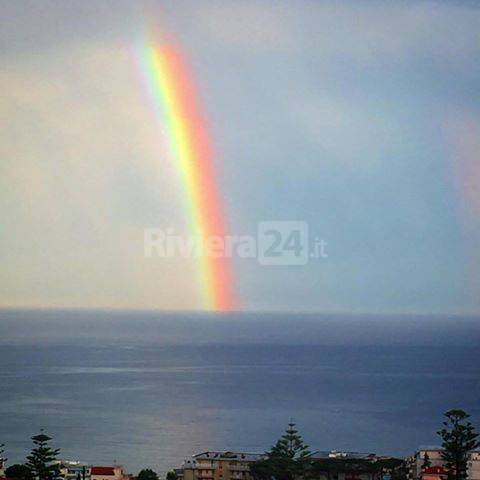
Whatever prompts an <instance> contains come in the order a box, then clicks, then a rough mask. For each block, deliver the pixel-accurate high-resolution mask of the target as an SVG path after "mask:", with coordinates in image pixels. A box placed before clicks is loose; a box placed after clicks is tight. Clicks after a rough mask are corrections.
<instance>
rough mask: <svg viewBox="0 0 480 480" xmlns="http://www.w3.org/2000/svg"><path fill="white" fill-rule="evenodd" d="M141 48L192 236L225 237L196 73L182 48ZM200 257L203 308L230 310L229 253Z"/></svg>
mask: <svg viewBox="0 0 480 480" xmlns="http://www.w3.org/2000/svg"><path fill="white" fill-rule="evenodd" d="M142 53H143V54H142V57H143V62H142V63H143V66H144V70H145V72H146V77H147V82H148V86H149V89H150V92H151V97H152V98H153V101H154V103H155V106H156V107H157V109H158V110H159V111H160V113H161V122H162V126H163V128H164V129H165V130H166V133H167V142H168V149H169V154H170V156H171V158H173V161H174V164H175V167H176V170H177V171H178V174H179V177H180V183H181V184H182V187H183V190H184V198H185V203H186V210H187V211H188V217H189V224H190V228H191V230H192V232H193V235H194V237H195V238H198V239H208V238H212V237H220V238H221V239H224V238H225V225H224V220H223V212H222V209H221V201H220V196H219V193H218V190H217V186H216V182H215V172H214V168H213V163H212V148H211V142H210V138H209V135H208V129H207V126H206V122H205V119H204V118H203V116H202V114H201V110H200V108H199V103H198V100H197V95H196V94H195V89H194V86H193V82H192V77H191V75H190V74H189V72H188V70H187V68H186V65H185V62H184V61H183V57H182V55H181V53H180V51H179V50H178V48H174V47H172V46H171V45H161V46H156V45H153V44H148V45H147V46H146V47H145V48H144V51H143V52H142ZM201 243H203V242H201ZM196 258H197V262H198V266H197V271H198V274H199V284H200V288H201V296H202V299H203V308H205V309H206V310H214V311H229V310H232V309H233V305H234V303H233V298H232V288H231V275H230V272H229V265H228V261H227V258H225V257H222V258H215V257H212V256H208V255H206V254H205V251H204V250H203V251H202V252H200V255H198V256H197V257H196Z"/></svg>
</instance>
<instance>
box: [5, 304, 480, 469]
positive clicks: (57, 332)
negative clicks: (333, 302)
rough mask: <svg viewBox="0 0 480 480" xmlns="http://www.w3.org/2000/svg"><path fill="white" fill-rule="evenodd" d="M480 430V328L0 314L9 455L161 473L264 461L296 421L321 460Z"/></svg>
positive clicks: (404, 322)
mask: <svg viewBox="0 0 480 480" xmlns="http://www.w3.org/2000/svg"><path fill="white" fill-rule="evenodd" d="M452 407H462V408H464V409H466V410H467V411H469V412H470V413H471V414H472V419H473V421H474V423H475V424H476V425H477V427H479V428H480V422H479V421H480V319H478V318H461V317H451V318H449V317H401V316H394V317H392V316H378V315H377V316H374V317H369V316H355V317H354V316H345V315H343V316H342V315H313V314H312V315H302V314H253V313H250V314H235V315H208V314H180V313H155V312H108V311H13V310H5V311H0V443H5V444H6V453H7V456H8V457H9V458H10V461H9V463H12V462H17V461H23V459H24V457H25V455H26V453H27V451H28V450H29V448H30V445H31V442H30V440H29V438H30V437H31V436H32V435H33V434H36V433H37V432H38V431H39V429H40V428H44V429H45V431H46V432H47V433H48V434H50V435H51V436H53V437H54V444H55V446H58V447H60V448H61V449H62V453H61V457H62V458H65V459H71V460H80V461H85V462H90V463H94V464H100V465H101V464H107V465H108V464H112V463H113V462H114V461H117V462H118V463H121V464H124V465H125V466H126V467H127V469H128V470H129V471H130V472H132V473H137V472H138V470H139V469H141V468H143V467H150V468H154V469H156V470H157V471H158V472H165V471H166V470H168V469H170V468H172V467H176V466H179V465H180V463H181V462H182V460H183V459H184V458H185V457H187V456H189V455H192V454H194V453H198V452H200V451H205V450H214V449H219V450H226V449H232V450H245V451H252V452H263V451H265V450H266V449H268V448H269V447H270V445H271V444H272V443H273V442H274V441H275V440H276V438H277V437H278V436H279V435H280V434H281V433H282V431H283V430H284V428H285V427H286V424H287V423H288V422H289V421H290V420H292V419H293V421H294V422H296V423H297V426H298V428H299V430H300V432H301V433H302V434H303V436H304V438H305V440H306V441H307V442H308V443H309V444H310V446H311V448H312V449H313V450H329V449H339V450H340V449H343V450H354V451H362V452H377V453H381V454H392V455H407V454H410V453H411V452H413V451H414V449H415V448H416V447H417V446H418V445H420V444H438V443H439V442H438V438H437V436H436V434H435V432H436V430H437V429H438V428H439V427H440V425H441V421H442V418H441V417H442V413H443V412H444V411H445V410H447V409H449V408H452Z"/></svg>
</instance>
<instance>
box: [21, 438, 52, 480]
mask: <svg viewBox="0 0 480 480" xmlns="http://www.w3.org/2000/svg"><path fill="white" fill-rule="evenodd" d="M32 440H33V443H34V447H33V448H32V451H31V452H30V455H28V456H27V463H26V466H27V467H28V468H29V469H30V471H31V472H32V476H33V477H34V478H35V479H36V480H53V479H54V478H55V476H56V474H57V472H58V465H57V464H56V463H55V461H56V459H57V455H58V454H59V453H60V449H58V448H57V449H53V448H51V447H50V446H49V445H48V442H49V441H50V440H51V437H49V436H48V435H45V434H44V433H43V432H42V433H40V434H39V435H35V436H34V437H32Z"/></svg>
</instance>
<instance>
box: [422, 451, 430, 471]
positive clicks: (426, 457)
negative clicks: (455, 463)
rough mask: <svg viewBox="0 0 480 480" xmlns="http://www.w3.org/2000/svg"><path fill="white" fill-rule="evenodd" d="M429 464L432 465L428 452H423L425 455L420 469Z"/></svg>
mask: <svg viewBox="0 0 480 480" xmlns="http://www.w3.org/2000/svg"><path fill="white" fill-rule="evenodd" d="M431 466H432V462H431V461H430V457H429V456H428V452H425V455H424V456H423V463H422V471H423V470H425V469H426V468H428V467H431Z"/></svg>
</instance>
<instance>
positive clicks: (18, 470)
mask: <svg viewBox="0 0 480 480" xmlns="http://www.w3.org/2000/svg"><path fill="white" fill-rule="evenodd" d="M5 476H6V477H7V478H13V479H14V480H31V478H32V472H31V471H30V469H29V468H28V467H27V466H26V465H22V464H20V463H15V464H13V465H10V467H8V468H7V469H6V470H5Z"/></svg>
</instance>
